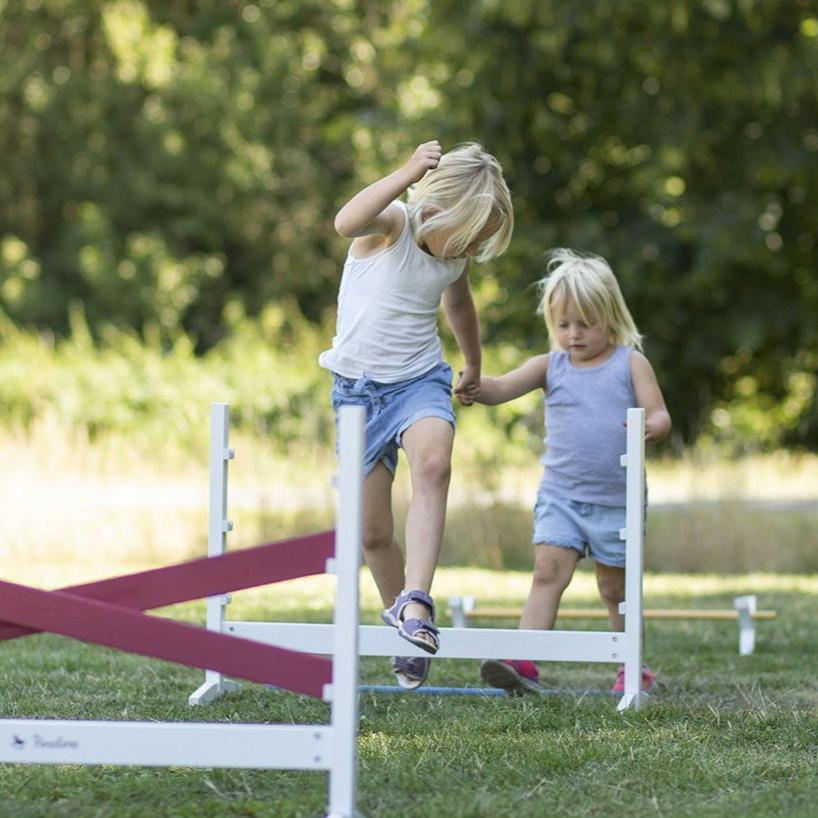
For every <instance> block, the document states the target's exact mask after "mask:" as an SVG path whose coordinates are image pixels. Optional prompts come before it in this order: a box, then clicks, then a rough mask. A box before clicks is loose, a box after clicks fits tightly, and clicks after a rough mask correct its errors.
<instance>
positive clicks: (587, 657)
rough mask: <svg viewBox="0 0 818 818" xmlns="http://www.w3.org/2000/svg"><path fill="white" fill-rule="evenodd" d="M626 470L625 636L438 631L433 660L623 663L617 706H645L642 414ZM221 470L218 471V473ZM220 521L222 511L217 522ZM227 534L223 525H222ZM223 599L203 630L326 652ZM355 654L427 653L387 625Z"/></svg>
mask: <svg viewBox="0 0 818 818" xmlns="http://www.w3.org/2000/svg"><path fill="white" fill-rule="evenodd" d="M221 445H222V450H223V451H225V452H228V454H227V455H225V458H224V459H223V460H222V461H221V462H220V463H218V464H216V467H215V473H214V474H213V475H211V479H212V480H214V481H215V482H214V484H213V485H214V488H212V489H211V493H212V495H217V494H218V495H220V496H223V495H221V494H220V493H221V492H222V488H221V487H220V486H221V485H222V484H220V483H219V482H218V481H219V480H220V479H222V478H220V476H219V475H220V474H226V464H227V460H228V459H229V450H228V449H227V438H226V437H224V438H223V440H222V444H221ZM620 462H621V465H622V467H623V468H625V469H626V470H627V478H626V490H627V498H626V523H625V528H624V529H622V530H621V531H620V537H621V538H622V539H623V540H624V541H625V602H624V603H623V604H622V606H621V608H622V613H623V614H624V616H625V629H624V631H558V630H552V631H542V630H536V631H535V630H517V629H513V630H512V629H501V628H441V629H440V645H441V647H440V650H439V651H438V652H437V654H435V658H436V659H438V658H440V659H496V658H498V657H502V658H504V659H532V660H534V661H548V662H592V663H593V662H604V663H614V664H624V665H625V692H624V694H623V696H622V699H621V700H620V702H619V705H618V709H619V710H625V709H628V708H633V709H638V708H639V707H641V706H642V705H643V704H644V703H645V702H646V701H647V693H646V692H645V691H643V690H642V689H641V681H642V569H643V553H644V529H643V515H644V504H645V411H644V409H629V410H628V413H627V453H626V454H623V455H622V457H621V460H620ZM223 470H224V471H223ZM218 519H219V520H222V521H224V520H226V514H225V510H224V506H223V507H222V511H221V513H220V516H219V518H218ZM220 530H221V531H223V532H226V531H227V530H228V525H227V524H226V523H225V524H223V525H222V527H221V529H220ZM214 542H218V550H217V551H216V552H215V553H222V549H223V548H224V537H223V535H222V534H219V536H218V537H216V538H215V540H214ZM224 607H225V600H219V602H218V604H216V603H214V607H213V622H212V623H211V622H210V620H208V626H209V627H213V628H214V629H215V630H218V631H221V632H223V633H230V634H233V635H236V636H243V637H245V638H248V639H253V640H256V641H259V642H266V643H268V644H272V645H278V646H280V647H288V648H291V649H294V650H308V651H310V652H313V653H317V654H325V653H330V652H331V651H332V649H333V645H332V634H333V631H332V626H331V625H324V624H307V623H273V622H246V621H231V620H227V619H226V618H225V610H224ZM359 650H360V655H362V656H394V655H401V656H427V655H428V654H426V653H424V652H423V651H422V650H421V649H420V648H417V647H415V646H413V645H412V644H410V643H409V642H406V641H404V640H402V639H400V638H399V637H398V636H397V634H396V633H395V631H394V629H393V628H389V627H385V626H380V625H362V626H360V638H359ZM223 686H224V680H223V679H222V678H221V677H220V676H219V674H212V675H210V676H209V681H208V682H206V684H205V686H203V687H201V688H199V690H198V691H197V692H196V694H195V696H196V700H197V701H203V700H209V699H210V698H212V697H213V696H216V695H218V694H219V692H221V690H222V689H223Z"/></svg>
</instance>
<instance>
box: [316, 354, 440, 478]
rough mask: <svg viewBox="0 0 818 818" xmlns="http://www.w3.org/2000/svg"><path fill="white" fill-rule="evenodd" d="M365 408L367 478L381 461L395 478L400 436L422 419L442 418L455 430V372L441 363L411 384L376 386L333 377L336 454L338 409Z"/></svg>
mask: <svg viewBox="0 0 818 818" xmlns="http://www.w3.org/2000/svg"><path fill="white" fill-rule="evenodd" d="M350 405H351V406H364V407H365V408H366V452H365V453H364V476H366V475H368V474H369V473H370V472H371V471H372V469H374V468H375V465H376V464H377V463H378V462H379V461H383V463H384V465H385V466H386V468H387V469H389V471H390V472H391V473H392V474H394V473H395V469H397V466H398V448H399V447H400V446H401V436H402V435H403V433H404V432H405V431H406V430H407V429H408V428H409V427H410V426H411V425H412V424H413V423H416V422H417V421H419V420H421V419H422V418H430V417H433V418H442V419H443V420H447V421H448V422H449V423H451V424H452V426H453V427H454V425H455V417H454V410H453V409H452V368H451V367H450V366H449V365H448V364H445V363H439V364H437V365H436V366H434V367H432V369H430V370H429V371H428V372H424V373H423V374H422V375H418V376H417V377H416V378H412V379H411V380H408V381H398V383H376V382H375V381H372V380H370V379H369V378H367V377H366V375H364V376H363V377H361V378H358V379H357V380H355V379H354V378H344V377H342V376H341V375H337V374H335V373H333V374H332V408H333V409H334V410H335V429H336V450H337V438H338V435H337V431H338V409H339V408H340V407H341V406H350Z"/></svg>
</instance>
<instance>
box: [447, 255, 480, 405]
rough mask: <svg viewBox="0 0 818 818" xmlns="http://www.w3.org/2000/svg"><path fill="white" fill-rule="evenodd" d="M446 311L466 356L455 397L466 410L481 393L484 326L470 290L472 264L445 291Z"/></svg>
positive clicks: (456, 338)
mask: <svg viewBox="0 0 818 818" xmlns="http://www.w3.org/2000/svg"><path fill="white" fill-rule="evenodd" d="M443 310H444V312H445V313H446V320H447V321H448V322H449V326H450V327H451V328H452V332H453V333H454V337H455V340H456V341H457V345H458V346H459V347H460V351H461V352H462V353H463V371H462V372H461V373H460V377H459V378H458V380H457V383H456V384H455V386H454V394H455V396H456V397H457V399H458V400H459V401H460V403H462V404H463V405H464V406H469V405H471V404H472V403H474V400H475V398H476V397H477V393H478V392H479V391H480V361H481V357H482V352H481V349H480V325H479V323H478V321H477V310H476V309H475V307H474V299H473V298H472V295H471V287H469V263H468V261H467V262H466V268H465V269H464V270H463V273H462V275H461V276H460V278H458V279H457V281H455V282H454V283H452V284H450V285H449V286H448V287H446V289H445V290H444V291H443Z"/></svg>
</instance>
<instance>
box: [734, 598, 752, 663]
mask: <svg viewBox="0 0 818 818" xmlns="http://www.w3.org/2000/svg"><path fill="white" fill-rule="evenodd" d="M733 604H734V605H735V606H736V610H737V611H738V652H739V656H749V655H750V654H751V653H752V652H753V651H754V650H755V646H756V625H755V622H754V621H753V614H754V613H755V612H756V596H755V594H748V595H747V596H737V597H736V598H735V600H734V601H733Z"/></svg>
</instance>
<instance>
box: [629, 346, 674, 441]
mask: <svg viewBox="0 0 818 818" xmlns="http://www.w3.org/2000/svg"><path fill="white" fill-rule="evenodd" d="M631 380H632V381H633V392H634V394H635V396H636V403H637V404H638V405H639V406H641V407H642V408H643V409H644V410H645V440H650V441H657V440H661V439H662V438H663V437H665V436H666V435H667V433H668V432H669V431H670V426H671V420H670V412H668V410H667V406H665V399H664V397H663V396H662V390H661V389H660V388H659V382H658V381H657V380H656V373H655V372H654V371H653V367H652V366H651V365H650V361H649V360H648V359H647V358H646V357H645V356H644V355H643V354H642V353H641V352H637V351H634V352H633V354H632V355H631Z"/></svg>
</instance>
